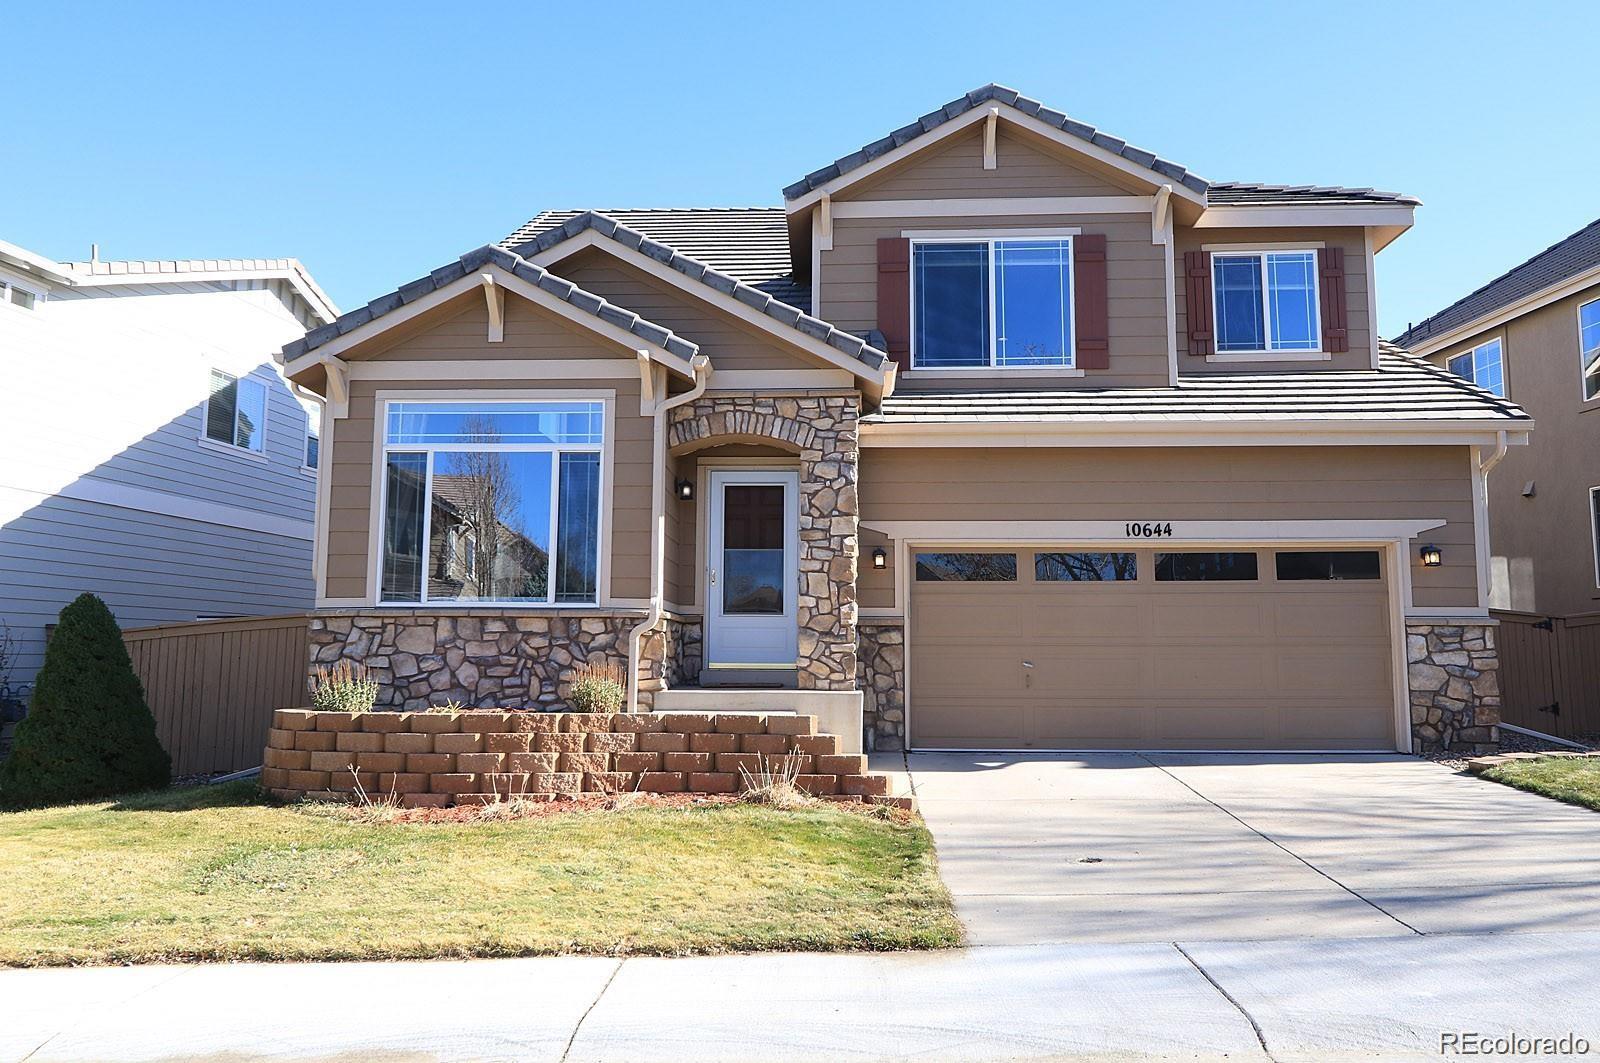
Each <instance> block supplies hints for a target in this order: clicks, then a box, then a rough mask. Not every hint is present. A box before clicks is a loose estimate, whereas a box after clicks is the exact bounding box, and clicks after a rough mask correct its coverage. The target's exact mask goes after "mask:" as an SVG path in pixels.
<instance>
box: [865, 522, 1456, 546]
mask: <svg viewBox="0 0 1600 1063" xmlns="http://www.w3.org/2000/svg"><path fill="white" fill-rule="evenodd" d="M1151 519H1152V520H1154V518H1151ZM1163 523H1167V522H1165V521H1163ZM1170 523H1171V525H1172V534H1171V535H1170V536H1162V537H1160V538H1151V537H1147V536H1129V535H1128V531H1127V524H1126V522H1124V521H1120V520H863V521H862V522H861V526H862V527H863V528H866V529H868V530H869V531H875V532H878V533H879V534H881V535H885V536H887V537H888V538H890V539H893V540H895V541H896V542H900V541H906V542H912V543H926V544H939V543H963V544H978V543H984V544H1004V543H1038V544H1045V545H1048V544H1051V543H1063V544H1095V545H1098V544H1102V543H1112V544H1118V545H1121V546H1123V547H1125V548H1126V547H1136V546H1137V547H1146V548H1148V547H1151V546H1158V547H1159V546H1203V545H1211V544H1215V543H1327V544H1329V545H1332V544H1338V543H1392V542H1398V541H1401V540H1404V539H1414V538H1416V537H1417V536H1419V535H1421V534H1422V533H1423V532H1428V531H1433V530H1434V529H1436V528H1442V527H1444V525H1445V523H1446V522H1445V520H1444V519H1442V518H1440V519H1430V518H1420V519H1409V520H1405V519H1402V520H1361V519H1353V520H1174V521H1171V522H1170Z"/></svg>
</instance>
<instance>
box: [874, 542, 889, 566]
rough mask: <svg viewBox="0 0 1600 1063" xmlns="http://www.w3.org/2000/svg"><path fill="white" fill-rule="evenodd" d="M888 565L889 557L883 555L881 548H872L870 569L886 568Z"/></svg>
mask: <svg viewBox="0 0 1600 1063" xmlns="http://www.w3.org/2000/svg"><path fill="white" fill-rule="evenodd" d="M888 564H889V555H888V554H886V553H884V551H883V547H881V546H875V547H873V548H872V567H873V568H886V567H887V566H888Z"/></svg>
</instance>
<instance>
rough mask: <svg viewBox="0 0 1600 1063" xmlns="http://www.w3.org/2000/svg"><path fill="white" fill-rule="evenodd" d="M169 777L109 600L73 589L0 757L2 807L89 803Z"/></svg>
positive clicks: (169, 763) (158, 783) (155, 784)
mask: <svg viewBox="0 0 1600 1063" xmlns="http://www.w3.org/2000/svg"><path fill="white" fill-rule="evenodd" d="M171 781H172V758H171V757H169V756H168V755H167V752H166V750H164V749H162V748H161V742H160V741H159V740H158V739H157V738H156V721H155V717H154V716H152V715H151V714H150V706H149V705H147V704H145V700H144V687H143V686H142V685H141V684H140V683H139V677H138V676H137V675H135V674H134V671H133V662H132V661H131V660H129V658H128V650H127V647H125V646H124V645H123V643H122V631H121V629H120V628H118V627H117V621H116V619H115V618H114V617H113V616H112V615H111V610H110V609H108V608H106V604H105V603H104V602H102V601H101V600H100V599H99V598H96V597H95V596H94V595H92V594H80V595H78V597H77V598H75V599H74V600H73V601H72V602H71V603H70V604H69V605H68V606H67V607H66V608H65V609H63V610H61V619H60V621H59V622H58V624H57V625H56V629H55V633H54V634H53V635H52V636H51V637H50V645H49V646H48V647H47V648H46V650H45V654H44V667H43V668H41V669H40V670H39V675H38V678H37V679H35V680H34V686H33V699H32V701H31V703H30V704H29V706H28V715H27V716H26V717H25V718H24V719H23V721H22V722H21V723H19V724H17V731H16V737H15V741H14V742H13V745H12V749H11V755H10V756H9V757H7V758H6V759H5V761H4V762H3V763H0V806H4V807H7V808H31V807H36V806H39V805H53V804H63V803H66V802H71V801H85V800H92V799H94V798H97V797H109V796H111V795H113V794H123V793H130V792H133V791H137V790H152V789H157V788H160V787H164V786H166V785H168V783H170V782H171Z"/></svg>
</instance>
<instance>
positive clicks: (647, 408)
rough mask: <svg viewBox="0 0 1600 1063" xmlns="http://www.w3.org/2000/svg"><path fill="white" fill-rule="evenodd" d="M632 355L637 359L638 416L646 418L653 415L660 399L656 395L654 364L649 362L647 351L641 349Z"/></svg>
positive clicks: (651, 361)
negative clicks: (636, 356)
mask: <svg viewBox="0 0 1600 1063" xmlns="http://www.w3.org/2000/svg"><path fill="white" fill-rule="evenodd" d="M634 353H635V354H636V355H638V357H639V416H640V417H648V416H650V415H651V414H652V413H655V411H656V404H657V403H658V402H659V401H660V399H661V396H660V395H658V394H657V393H656V383H657V377H656V363H655V362H654V361H653V360H651V358H650V352H649V351H646V350H643V349H641V350H638V351H635V352H634Z"/></svg>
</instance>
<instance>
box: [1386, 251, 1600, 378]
mask: <svg viewBox="0 0 1600 1063" xmlns="http://www.w3.org/2000/svg"><path fill="white" fill-rule="evenodd" d="M1597 284H1600V266H1595V267H1594V268H1593V269H1587V270H1584V271H1583V272H1582V273H1580V274H1578V275H1577V276H1576V277H1568V278H1567V279H1566V280H1564V281H1560V282H1558V283H1556V284H1552V285H1551V286H1550V287H1548V288H1545V289H1542V290H1540V291H1537V292H1534V293H1533V294H1532V295H1529V296H1525V297H1524V298H1521V299H1518V300H1517V301H1516V302H1514V303H1511V304H1510V305H1508V306H1503V307H1501V308H1500V309H1498V310H1496V311H1494V312H1493V313H1491V314H1486V315H1484V316H1482V317H1477V318H1473V319H1472V320H1471V321H1467V322H1464V323H1462V324H1460V325H1457V326H1456V327H1455V328H1453V329H1451V330H1450V331H1449V332H1441V333H1439V335H1437V336H1429V337H1428V338H1427V339H1425V340H1423V341H1422V342H1420V343H1417V344H1415V345H1413V346H1411V347H1409V348H1407V349H1408V350H1410V351H1411V353H1412V354H1415V355H1417V356H1419V357H1426V356H1427V355H1430V354H1433V353H1435V352H1437V351H1440V350H1443V349H1444V348H1446V347H1449V346H1451V345H1453V344H1456V343H1460V342H1461V341H1462V340H1465V339H1469V338H1470V337H1473V336H1476V335H1477V334H1478V333H1480V332H1488V331H1489V330H1490V329H1493V328H1499V327H1500V326H1501V325H1504V324H1505V323H1506V322H1508V321H1512V320H1515V319H1516V318H1519V317H1521V316H1523V315H1524V314H1530V313H1532V312H1533V311H1535V310H1538V309H1540V308H1541V307H1545V306H1549V305H1550V304H1551V303H1555V302H1560V301H1561V300H1562V299H1565V298H1567V297H1568V296H1569V295H1576V294H1578V293H1579V292H1581V291H1583V290H1584V289H1585V288H1588V287H1591V286H1593V285H1597Z"/></svg>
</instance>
